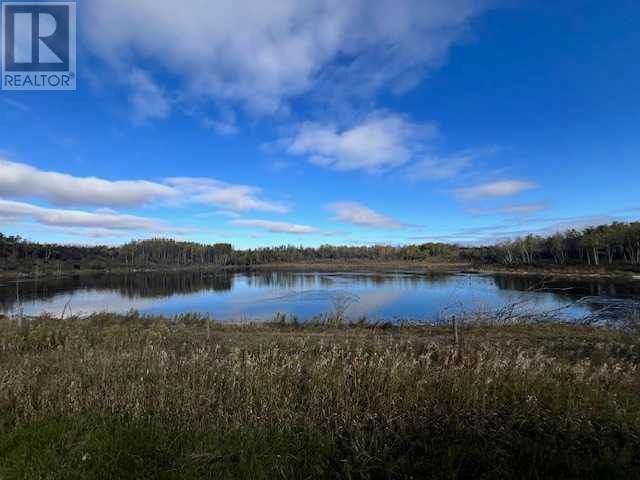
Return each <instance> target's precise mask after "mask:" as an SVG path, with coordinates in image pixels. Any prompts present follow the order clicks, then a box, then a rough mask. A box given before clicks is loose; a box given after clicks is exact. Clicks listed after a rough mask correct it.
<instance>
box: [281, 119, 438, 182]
mask: <svg viewBox="0 0 640 480" xmlns="http://www.w3.org/2000/svg"><path fill="white" fill-rule="evenodd" d="M436 133H437V128H436V127H435V126H434V125H430V124H424V125H418V124H415V123H412V122H410V121H408V120H407V119H406V118H404V117H403V116H401V115H397V114H392V113H389V112H375V113H373V114H371V115H369V116H368V117H367V118H365V119H364V120H363V121H362V122H360V123H358V124H356V125H353V126H352V127H350V128H347V129H342V130H341V129H338V128H337V127H336V126H335V125H322V124H313V123H308V124H305V125H302V126H301V127H300V128H299V129H298V131H297V133H296V134H295V135H294V136H293V137H292V138H289V139H284V140H282V141H281V143H282V144H284V145H285V146H286V150H287V152H288V153H289V154H291V155H300V156H305V157H307V159H308V160H309V161H310V162H311V163H313V164H315V165H318V166H321V167H325V168H330V169H333V170H339V171H349V170H364V171H366V172H368V173H378V172H380V171H383V170H386V169H390V168H394V167H398V166H401V165H404V164H406V163H407V162H409V161H410V160H412V159H413V158H414V157H415V155H416V154H417V153H418V152H419V151H420V150H421V148H422V147H423V144H424V142H426V141H428V140H430V139H432V138H433V137H434V136H435V135H436Z"/></svg>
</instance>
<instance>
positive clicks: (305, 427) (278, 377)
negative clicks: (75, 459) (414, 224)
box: [0, 314, 640, 478]
mask: <svg viewBox="0 0 640 480" xmlns="http://www.w3.org/2000/svg"><path fill="white" fill-rule="evenodd" d="M461 338H462V341H461V344H459V345H454V344H453V341H452V335H451V332H450V331H449V330H448V329H446V328H437V327H418V326H405V327H390V326H380V327H377V328H374V327H368V326H363V325H361V326H351V327H344V326H343V327H340V326H334V327H328V326H323V325H307V326H300V325H289V324H286V323H285V322H279V323H278V324H267V325H225V324H215V323H214V324H212V323H210V322H208V321H205V320H203V319H199V318H197V317H192V316H183V317H179V318H175V319H163V318H150V317H146V318H141V317H139V316H138V315H136V314H131V315H128V316H113V315H106V314H104V315H94V316H92V317H90V318H88V319H82V320H81V319H67V320H64V321H61V320H56V319H51V318H36V319H29V320H24V321H23V322H22V324H21V325H18V323H17V322H16V321H14V320H9V319H2V320H0V412H2V418H3V424H2V428H3V429H4V430H5V431H6V432H5V433H8V434H9V436H10V437H11V439H12V440H11V441H9V443H5V444H2V443H0V455H6V459H7V463H6V464H5V465H9V467H7V469H6V470H4V471H3V469H2V463H1V462H0V478H12V477H11V475H15V476H16V478H19V477H20V476H24V475H25V472H27V471H30V472H31V473H32V474H33V475H34V476H33V478H37V476H38V475H39V474H40V473H39V472H40V470H37V469H35V470H34V469H33V468H35V467H33V465H32V470H27V469H26V466H25V465H27V464H29V462H26V463H25V464H24V465H23V464H22V463H20V462H18V461H17V460H16V458H17V457H16V455H17V456H18V457H19V456H20V455H26V454H24V450H21V448H20V443H21V442H22V443H24V442H27V443H28V442H33V441H34V440H33V438H32V436H33V435H32V434H29V433H25V432H32V429H33V425H43V424H42V422H45V423H44V425H45V426H44V427H42V428H44V429H45V431H48V430H46V429H47V427H46V425H47V422H49V421H51V419H64V421H63V423H62V424H60V425H58V424H56V425H58V426H57V427H56V428H54V429H53V430H52V431H53V432H56V433H55V435H57V436H61V438H66V437H65V434H66V433H68V432H69V431H74V432H76V433H77V431H78V427H77V425H78V424H77V422H78V421H80V420H78V419H83V420H82V422H88V425H91V426H92V427H91V428H93V429H94V430H95V431H101V430H100V429H101V428H110V429H112V430H113V429H114V428H116V430H117V428H120V427H113V425H111V423H109V422H116V424H117V425H120V426H121V425H122V422H126V425H129V426H131V425H135V428H136V429H142V430H140V431H144V432H147V433H146V434H144V435H142V434H141V435H142V438H143V443H144V442H151V443H153V442H157V443H158V444H163V445H164V446H165V447H166V448H167V452H166V456H167V457H172V458H173V460H172V461H173V462H174V463H171V462H169V463H171V465H172V467H171V468H170V469H169V470H167V471H165V470H162V469H161V470H158V471H156V470H154V471H153V472H154V473H151V471H150V470H145V469H144V468H151V467H150V466H151V465H155V463H154V461H153V460H149V462H148V463H147V462H143V465H142V467H141V468H143V470H140V471H138V470H135V472H138V473H140V472H142V473H144V474H145V475H150V476H157V477H159V478H165V477H166V478H191V476H192V475H198V476H211V477H215V478H234V477H245V478H260V477H264V478H270V477H271V478H273V477H274V476H275V477H285V478H298V477H300V478H315V477H321V476H323V475H321V474H320V472H321V471H322V472H324V474H326V475H328V476H327V478H330V477H331V476H332V475H333V474H335V475H336V476H338V475H342V476H345V477H351V478H387V477H398V478H402V477H403V475H404V476H407V477H405V478H409V476H411V475H414V476H418V477H421V476H422V475H421V474H420V472H423V474H424V476H428V477H432V478H462V477H461V476H460V475H462V476H464V475H465V474H466V473H473V474H474V476H476V477H477V478H505V477H509V476H514V477H517V478H545V477H549V478H551V477H556V478H574V477H576V478H577V477H590V476H592V477H593V478H596V477H597V476H599V474H600V473H603V472H604V473H606V474H607V475H609V476H611V477H616V476H618V475H623V474H624V475H627V474H628V473H633V474H634V475H640V465H639V463H638V455H640V448H639V446H640V439H639V435H640V375H639V373H640V372H639V371H638V369H639V366H640V344H639V343H638V338H637V337H635V336H630V335H626V334H623V333H620V332H612V331H607V330H603V329H595V328H583V327H568V326H524V325H521V326H500V327H497V326H475V327H470V326H467V327H465V328H464V330H463V331H462V332H461ZM87 418H89V419H93V420H86V419H87ZM97 419H102V420H97ZM105 419H106V420H105ZM56 421H59V420H56ZM105 421H106V422H107V424H108V425H111V426H109V427H106V426H105V423H101V422H105ZM131 422H133V423H131ZM82 425H85V423H82ZM99 425H102V426H101V427H99ZM150 425H153V426H154V427H153V428H155V429H156V430H154V431H156V432H157V429H158V428H159V429H160V431H162V432H173V433H171V434H170V433H167V435H168V436H167V437H166V438H165V437H162V438H165V440H166V442H165V443H163V440H162V439H161V438H159V437H157V436H153V435H151V434H149V433H148V430H145V429H148V428H151V427H150ZM86 428H89V427H86ZM86 428H85V427H82V428H81V429H80V431H81V432H84V433H86ZM127 428H130V427H127ZM74 429H75V430H74ZM125 430H126V429H125ZM126 431H129V430H126ZM136 431H138V430H136ZM65 432H66V433H65ZM211 432H216V435H223V436H224V435H227V437H225V438H226V441H227V442H228V444H233V442H231V440H229V439H230V438H235V439H237V441H238V442H239V444H242V442H245V441H249V440H248V439H249V438H252V439H254V440H255V439H256V438H263V437H261V435H266V437H264V438H263V440H262V441H257V440H256V444H255V445H254V449H255V452H254V453H255V454H256V455H258V458H259V460H256V459H255V458H253V457H251V458H253V460H248V459H246V458H245V459H244V460H242V455H241V454H240V453H238V452H239V451H242V452H245V450H244V449H243V448H242V447H240V446H238V447H237V450H238V451H237V452H235V454H236V455H240V456H239V457H238V458H237V461H236V462H235V463H233V462H232V464H231V465H230V464H228V463H224V465H225V467H224V468H223V469H221V468H222V467H220V465H219V464H215V465H213V466H212V465H211V463H210V462H209V460H210V456H211V455H212V454H211V452H210V449H211V448H213V447H211V444H209V447H206V446H202V445H200V444H198V445H200V446H198V449H205V452H200V453H194V452H190V453H188V454H187V452H186V450H189V448H192V447H189V446H184V445H183V446H182V447H181V448H182V450H181V451H180V452H176V451H173V448H177V447H175V445H177V444H172V443H171V442H170V441H169V440H167V439H168V438H169V437H170V436H171V435H172V434H175V435H178V434H179V435H183V436H187V437H189V438H194V439H195V438H204V437H202V436H203V435H204V436H205V437H206V438H209V437H207V435H211ZM264 432H269V433H268V434H265V433H264ZM84 433H83V435H84ZM25 435H26V436H25ZM30 435H31V436H30ZM52 435H54V434H53V433H52ZM74 435H75V434H74ZM83 435H80V437H81V438H84V440H82V441H86V438H85V437H84V436H83ZM122 435H125V433H122ZM145 435H146V436H145ZM163 435H164V434H163ZM175 435H174V436H175ZM238 435H240V436H238ZM80 437H79V438H80ZM73 438H76V437H73ZM145 438H146V440H144V439H145ZM171 438H173V437H171ZM216 438H218V437H216ZM310 438H311V440H309V439H310ZM18 439H22V440H18ZM238 439H239V440H238ZM265 439H266V440H265ZM269 439H270V440H269ZM276 439H281V440H282V439H284V440H282V441H283V442H284V443H283V445H284V446H282V451H280V450H278V452H279V453H275V452H272V454H269V455H263V456H259V455H260V454H259V452H260V451H261V450H260V449H263V450H264V451H265V452H266V451H268V449H267V447H266V445H271V446H273V442H276V443H275V444H278V443H277V440H276ZM292 439H296V440H295V441H294V440H292ZM50 440H51V441H54V439H53V438H51V439H50ZM68 441H69V442H71V443H72V444H73V445H76V446H77V443H73V442H75V441H76V440H68ZM77 441H80V440H77ZM181 441H184V440H181ZM194 441H195V440H194ZM207 441H208V442H213V440H211V438H209V440H207ZM300 442H301V443H300ZM305 442H310V443H309V445H308V448H311V449H313V448H315V449H316V451H315V452H316V454H318V455H320V453H319V452H323V451H324V450H323V448H325V447H326V454H325V456H323V457H322V458H319V459H317V460H312V461H311V464H307V463H303V464H304V465H306V466H302V467H300V466H299V463H297V462H298V461H302V459H303V458H306V457H304V455H307V456H308V455H309V452H308V448H307V449H306V451H307V453H300V452H298V451H297V450H296V446H295V445H296V444H298V445H303V444H305ZM205 443H206V442H205ZM214 443H215V442H214ZM178 444H180V443H179V442H178ZM37 445H40V444H39V443H37V442H36V443H35V444H34V446H33V448H35V449H36V450H37V449H38V448H45V447H44V446H42V445H40V447H38V446H37ZM43 445H45V446H46V445H47V444H46V442H45V443H44V444H43ZM109 445H110V444H109ZM188 445H192V444H191V443H189V444H188ZM69 448H71V447H69ZM96 448H97V451H96V452H93V453H92V454H91V455H92V458H93V459H94V460H93V461H94V462H95V464H96V465H99V464H100V462H102V464H103V465H102V466H101V467H100V469H98V470H95V471H93V472H94V473H93V475H94V476H95V475H97V473H96V472H103V473H104V472H106V471H107V470H105V468H106V467H105V466H104V463H105V462H106V460H104V459H102V460H101V461H98V460H97V459H99V458H101V457H100V450H101V449H102V450H105V451H106V450H108V448H107V447H105V446H104V445H103V446H102V447H96ZM123 448H124V450H125V451H124V452H120V453H119V455H124V456H126V455H127V451H126V448H125V447H123ZM193 448H195V447H193ZM270 448H271V447H270ZM71 449H72V448H71ZM185 449H186V450H185ZM265 449H266V450H265ZM72 450H73V449H72ZM183 450H184V451H183ZM206 451H209V453H206ZM19 452H23V453H19ZM296 452H297V453H296ZM393 452H395V453H393ZM245 453H246V452H245ZM200 454H202V455H204V457H202V458H204V459H209V460H207V461H206V462H205V463H204V464H201V460H202V458H200V457H197V458H196V457H193V455H200ZM233 454H234V453H233V452H231V453H228V455H231V456H232V457H233ZM392 454H393V455H392ZM61 455H62V454H61ZM185 455H186V456H185ZM224 455H226V454H224ZM224 455H223V456H224ZM274 455H275V456H274ZM277 455H285V457H284V458H288V460H287V461H284V460H282V457H280V460H278V459H277V458H276V456H277ZM300 455H302V456H303V457H300ZM335 455H340V456H341V457H344V462H343V463H340V462H338V463H332V462H334V460H335V458H334V457H335ZM363 455H364V456H365V457H362V456H363ZM389 455H391V457H389V459H388V460H385V459H386V458H387V457H388V456H389ZM287 456H288V457H287ZM62 457H64V455H62ZM62 457H60V458H62ZM325 457H326V458H325ZM19 458H22V457H19ZM65 458H66V457H65ZM110 458H113V457H110ZM154 458H155V457H154ZM162 458H163V461H168V460H167V458H165V457H164V456H163V457H162ZM194 458H196V459H195V460H194ZM225 458H226V457H225ZM230 458H231V457H230ZM233 458H235V457H233ZM363 458H365V459H367V458H368V459H369V460H368V461H364V460H363ZM180 459H182V460H180ZM185 459H187V460H188V459H191V460H189V461H188V462H187V460H185ZM198 459H199V460H198ZM329 459H330V460H331V461H329ZM399 459H401V460H402V461H400V460H399ZM0 460H1V457H0ZM9 460H10V461H9ZM183 460H184V462H187V463H189V465H190V466H191V467H193V468H196V467H198V468H200V467H202V469H199V470H197V473H193V472H192V471H191V470H189V469H186V470H185V469H184V468H182V467H184V465H183V463H184V462H183V463H181V462H182V461H183ZM58 461H59V458H58V457H56V458H55V459H52V460H51V461H50V464H55V465H58V464H57V463H56V462H58ZM246 462H250V463H249V464H250V465H253V467H252V468H251V469H250V470H248V471H246V472H245V471H244V470H242V469H241V467H242V466H246V465H249V464H247V463H246ZM251 462H253V463H251ZM305 462H306V460H305ZM323 462H325V463H323ZM327 462H328V463H327ZM363 462H364V463H363ZM394 462H395V463H394ZM89 463H91V462H89ZM178 464H180V465H182V467H180V468H178V467H176V465H178ZM16 465H23V466H22V467H17V466H16ZM83 465H84V464H83ZM119 465H120V464H119V463H117V464H116V466H114V468H115V469H116V470H114V472H116V474H118V472H119V474H120V475H125V473H127V472H128V474H129V475H134V473H133V472H134V471H133V470H127V471H126V472H123V471H119V470H118V468H120V466H119ZM194 465H195V467H194ZM216 465H217V466H216ZM278 465H279V468H280V469H279V470H277V471H275V472H276V473H274V470H273V468H275V467H274V466H278ZM296 465H297V466H296ZM314 465H315V467H318V466H319V465H324V466H325V467H326V468H325V469H324V470H322V469H320V470H317V471H316V470H313V468H315V467H314ZM363 465H364V466H363ZM294 466H296V467H295V468H294ZM85 467H86V465H84V466H82V468H80V467H76V470H73V469H72V470H69V471H78V472H80V471H84V470H83V468H85ZM191 467H190V468H191ZM42 468H48V467H47V466H46V465H45V466H43V467H42ZM59 468H60V471H63V469H62V467H59ZM123 468H124V467H123ZM127 468H132V467H127ZM185 468H186V467H185ZM415 468H419V470H415ZM301 469H302V470H301ZM305 469H306V470H305ZM54 471H55V468H54ZM305 471H306V475H304V473H305ZM162 472H164V473H166V474H167V475H166V476H165V475H161V474H160V473H162ZM225 472H227V473H229V472H235V474H232V475H231V476H230V477H226V476H225V475H223V473H225ZM278 472H279V473H278ZM312 472H316V473H312ZM427 472H430V473H429V475H427ZM599 472H600V473H599ZM3 474H4V475H3ZM174 474H175V475H174ZM624 475H623V476H622V477H620V478H624ZM44 476H46V475H44ZM98 476H99V475H98ZM125 476H126V475H125ZM47 478H51V477H47ZM54 478H64V476H62V477H56V476H55V475H54ZM78 478H89V477H84V476H79V477H78ZM627 478H629V477H627Z"/></svg>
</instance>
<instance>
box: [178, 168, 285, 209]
mask: <svg viewBox="0 0 640 480" xmlns="http://www.w3.org/2000/svg"><path fill="white" fill-rule="evenodd" d="M166 183H167V184H169V185H171V186H172V187H174V188H176V189H177V190H179V191H181V192H182V193H184V194H185V195H186V197H185V198H186V201H188V202H192V203H198V204H203V205H213V206H216V207H221V208H223V209H225V210H228V211H232V212H247V211H250V210H256V211H262V212H270V213H286V212H288V211H289V208H288V207H287V206H285V205H283V204H281V203H279V202H273V201H270V200H265V199H262V198H260V194H261V192H262V190H261V189H260V188H258V187H252V186H249V185H232V184H228V183H225V182H221V181H219V180H215V179H212V178H193V177H175V178H168V179H166Z"/></svg>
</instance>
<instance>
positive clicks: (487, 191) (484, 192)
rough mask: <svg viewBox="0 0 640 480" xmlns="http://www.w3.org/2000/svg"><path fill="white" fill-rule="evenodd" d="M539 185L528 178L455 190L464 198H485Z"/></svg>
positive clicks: (510, 194) (509, 194)
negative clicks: (527, 179)
mask: <svg viewBox="0 0 640 480" xmlns="http://www.w3.org/2000/svg"><path fill="white" fill-rule="evenodd" d="M537 187H538V185H537V184H536V183H533V182H529V181H526V180H502V181H498V182H492V183H485V184H482V185H477V186H475V187H469V188H459V189H458V190H456V191H455V194H456V196H457V197H458V198H460V199H462V200H480V199H483V198H500V197H510V196H512V195H517V194H518V193H521V192H523V191H525V190H531V189H533V188H537Z"/></svg>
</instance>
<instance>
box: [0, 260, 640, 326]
mask: <svg viewBox="0 0 640 480" xmlns="http://www.w3.org/2000/svg"><path fill="white" fill-rule="evenodd" d="M579 299H581V301H579V302H578V303H576V302H577V301H578V300H579ZM639 302H640V281H619V280H571V281H569V280H566V279H563V280H556V281H549V280H548V279H546V280H545V279H542V278H538V277H532V276H514V275H477V274H450V273H427V274H416V273H361V272H358V273H342V272H341V273H319V272H258V273H256V272H251V273H247V272H223V273H203V272H179V273H175V272H172V273H136V274H127V275H106V274H105V275H96V276H89V277H88V276H82V277H66V278H61V279H52V280H44V281H24V280H23V281H21V282H20V283H19V284H16V283H15V282H4V283H1V284H0V312H2V313H5V314H11V313H17V312H18V311H19V310H22V311H24V313H25V314H27V315H34V314H38V313H42V312H50V313H51V314H53V315H61V314H62V312H63V311H64V310H65V306H66V313H67V314H69V313H70V312H71V313H73V314H82V315H84V314H89V313H92V312H103V311H110V312H126V311H129V310H131V309H135V310H139V311H140V312H142V313H153V314H165V315H172V314H177V313H184V312H200V313H205V314H209V315H211V316H212V317H213V318H215V319H219V320H264V319H270V318H272V317H273V316H274V314H275V313H277V312H281V313H287V314H295V315H298V316H299V318H301V319H309V318H312V317H314V316H317V315H321V314H326V313H328V312H332V311H334V310H335V309H336V308H342V307H347V316H348V317H349V318H352V319H356V318H360V317H363V316H366V317H367V318H368V319H369V320H381V319H384V320H389V321H401V320H413V321H438V320H441V319H443V318H446V317H447V316H448V315H453V314H457V315H460V314H464V313H469V312H476V311H483V312H490V311H495V310H499V309H502V308H504V307H505V306H507V305H510V304H514V303H517V304H518V305H519V306H518V312H519V313H536V314H543V313H546V312H552V311H556V310H558V309H561V311H560V312H558V313H559V314H561V315H563V316H564V317H565V318H567V319H582V318H584V317H587V316H590V315H593V314H594V313H598V312H600V313H604V314H606V315H605V316H606V317H607V319H609V320H617V319H620V318H623V317H629V316H631V317H633V316H635V317H637V316H638V312H640V306H639V305H640V303H639ZM603 309H604V310H603Z"/></svg>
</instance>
